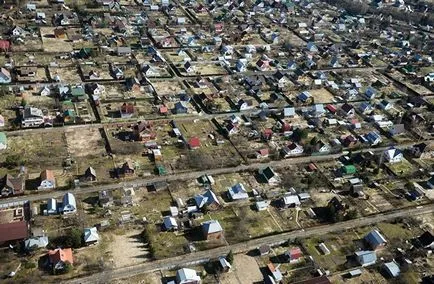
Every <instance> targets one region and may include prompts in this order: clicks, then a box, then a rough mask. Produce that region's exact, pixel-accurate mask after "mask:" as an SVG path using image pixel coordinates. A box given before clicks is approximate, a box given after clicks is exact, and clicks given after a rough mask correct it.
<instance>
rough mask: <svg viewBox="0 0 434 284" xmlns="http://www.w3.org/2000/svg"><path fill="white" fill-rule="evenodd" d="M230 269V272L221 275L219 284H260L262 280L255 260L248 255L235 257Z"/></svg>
mask: <svg viewBox="0 0 434 284" xmlns="http://www.w3.org/2000/svg"><path fill="white" fill-rule="evenodd" d="M232 269H233V271H232V272H229V273H226V274H222V276H221V278H220V280H221V283H223V284H232V283H240V284H244V283H245V284H250V283H260V282H262V281H263V279H264V277H263V275H262V273H261V271H260V270H259V266H258V264H257V263H256V260H255V259H254V258H253V257H250V256H248V255H235V256H234V264H233V268H232Z"/></svg>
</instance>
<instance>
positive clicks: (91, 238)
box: [84, 227, 99, 243]
mask: <svg viewBox="0 0 434 284" xmlns="http://www.w3.org/2000/svg"><path fill="white" fill-rule="evenodd" d="M84 241H85V242H86V243H89V242H97V241H99V234H98V231H97V229H96V227H92V228H85V229H84Z"/></svg>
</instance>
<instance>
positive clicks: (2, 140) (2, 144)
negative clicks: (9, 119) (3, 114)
mask: <svg viewBox="0 0 434 284" xmlns="http://www.w3.org/2000/svg"><path fill="white" fill-rule="evenodd" d="M3 125H4V124H3ZM7 148H8V139H7V137H6V134H5V133H4V132H0V150H6V149H7Z"/></svg>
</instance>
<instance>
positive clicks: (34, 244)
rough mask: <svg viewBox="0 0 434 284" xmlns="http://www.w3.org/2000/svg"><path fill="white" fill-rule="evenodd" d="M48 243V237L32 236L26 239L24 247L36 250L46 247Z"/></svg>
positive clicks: (27, 249) (28, 249)
mask: <svg viewBox="0 0 434 284" xmlns="http://www.w3.org/2000/svg"><path fill="white" fill-rule="evenodd" d="M47 245H48V237H46V236H39V237H31V238H28V239H26V240H25V241H24V249H25V250H26V251H34V250H37V249H40V248H45V247H47Z"/></svg>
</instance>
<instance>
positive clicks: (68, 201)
mask: <svg viewBox="0 0 434 284" xmlns="http://www.w3.org/2000/svg"><path fill="white" fill-rule="evenodd" d="M76 211H77V203H76V202H75V196H74V195H73V194H72V193H70V192H68V193H66V194H65V195H64V196H63V201H62V208H61V209H60V212H62V213H63V214H73V213H75V212H76Z"/></svg>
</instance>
